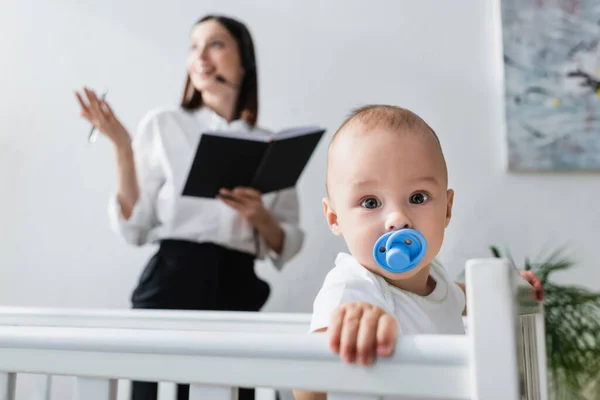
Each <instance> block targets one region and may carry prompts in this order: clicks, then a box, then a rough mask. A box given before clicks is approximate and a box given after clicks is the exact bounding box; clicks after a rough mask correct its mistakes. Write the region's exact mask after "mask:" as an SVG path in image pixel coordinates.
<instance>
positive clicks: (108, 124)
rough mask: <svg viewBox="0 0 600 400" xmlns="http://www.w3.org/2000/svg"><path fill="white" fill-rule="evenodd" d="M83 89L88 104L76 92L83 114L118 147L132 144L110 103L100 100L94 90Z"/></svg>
mask: <svg viewBox="0 0 600 400" xmlns="http://www.w3.org/2000/svg"><path fill="white" fill-rule="evenodd" d="M83 91H84V93H85V97H86V98H87V100H88V103H87V104H86V102H85V101H84V99H83V97H82V96H81V95H80V94H79V93H78V92H75V96H77V100H78V101H79V105H80V106H81V116H82V117H83V118H85V119H86V120H88V121H89V122H90V123H91V124H92V125H94V126H95V127H96V128H97V129H98V130H99V131H100V132H102V133H103V134H104V135H105V136H106V137H108V138H109V139H110V140H111V141H112V142H113V144H114V145H115V146H116V147H118V148H126V147H128V146H130V143H131V139H130V137H129V134H128V133H127V130H126V129H125V127H123V125H122V124H121V122H120V121H119V120H118V119H117V118H116V117H115V115H114V113H113V112H112V110H111V108H110V106H109V105H108V103H106V102H105V101H104V100H99V99H98V97H97V96H96V93H94V91H93V90H90V89H88V88H83Z"/></svg>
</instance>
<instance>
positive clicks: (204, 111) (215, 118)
mask: <svg viewBox="0 0 600 400" xmlns="http://www.w3.org/2000/svg"><path fill="white" fill-rule="evenodd" d="M194 116H195V117H196V118H197V119H198V121H200V122H201V123H202V124H203V125H205V126H207V127H208V128H209V129H212V130H220V131H249V130H251V128H250V126H249V125H248V123H247V122H246V121H245V120H243V119H236V120H233V121H231V122H227V120H225V118H223V117H221V116H220V115H219V114H217V113H216V112H214V111H213V110H211V109H210V108H208V107H204V106H203V107H200V108H198V109H197V110H196V111H194Z"/></svg>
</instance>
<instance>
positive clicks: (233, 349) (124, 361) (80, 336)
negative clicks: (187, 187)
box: [0, 327, 469, 400]
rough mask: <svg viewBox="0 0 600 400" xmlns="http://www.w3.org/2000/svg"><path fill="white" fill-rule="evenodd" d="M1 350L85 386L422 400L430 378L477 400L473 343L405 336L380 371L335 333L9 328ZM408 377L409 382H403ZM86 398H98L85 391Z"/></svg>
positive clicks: (0, 335) (2, 331) (3, 358)
mask: <svg viewBox="0 0 600 400" xmlns="http://www.w3.org/2000/svg"><path fill="white" fill-rule="evenodd" d="M0 346H1V348H0V370H3V371H18V372H29V373H49V372H51V373H52V374H55V375H69V376H70V375H75V376H78V377H83V378H85V380H84V382H88V380H89V379H95V382H98V381H97V379H100V380H102V381H103V382H104V384H103V385H104V387H105V388H110V387H111V385H114V379H118V378H121V379H135V380H150V381H152V380H164V381H171V382H183V383H187V382H191V383H192V384H193V386H194V387H195V388H196V390H197V391H198V392H202V391H203V390H204V389H202V388H203V387H209V388H214V387H223V388H227V391H226V392H227V393H229V392H230V391H231V389H230V388H235V387H240V386H246V387H252V386H262V387H278V388H287V389H291V388H294V387H306V386H308V387H311V388H313V389H317V390H322V391H328V392H335V391H339V390H340V389H343V391H350V392H353V393H368V394H371V395H383V394H391V393H395V392H398V391H402V392H403V393H407V394H410V395H413V396H419V395H423V394H424V393H425V390H426V389H425V388H423V385H420V384H418V382H419V377H422V376H423V375H421V374H426V376H428V379H435V380H436V381H439V382H442V383H443V384H442V385H440V386H439V388H438V389H437V390H436V393H435V394H436V396H438V397H442V398H449V399H464V398H468V395H469V385H468V377H467V374H468V372H469V369H468V343H467V338H466V337H464V336H447V337H446V336H422V337H420V336H415V337H406V338H402V340H400V342H399V343H398V346H397V348H396V353H395V356H394V357H392V358H390V359H385V360H381V361H380V362H379V363H378V364H377V365H376V366H375V367H373V368H370V369H365V368H360V367H352V366H348V365H345V364H343V363H341V362H340V361H339V358H338V357H336V356H335V355H333V354H331V352H330V351H329V349H328V348H327V342H326V337H325V335H306V334H286V335H281V334H270V333H246V334H244V335H239V334H237V333H233V332H189V331H188V332H185V331H155V330H141V331H140V330H125V329H90V328H47V327H44V328H36V329H35V330H31V329H30V328H26V327H25V328H24V327H3V328H0ZM400 376H402V377H406V381H405V379H401V380H399V379H397V378H398V377H400ZM103 378H104V379H103ZM111 382H112V383H111ZM382 382H387V383H386V384H385V385H381V383H382ZM98 385H99V383H98V384H96V385H95V387H97V386H98ZM80 390H84V389H82V388H80ZM94 390H97V389H94ZM106 392H107V393H109V390H108V389H106ZM427 393H431V391H430V389H427ZM85 394H86V395H88V394H89V393H87V392H86V393H85ZM81 396H83V397H80V398H81V399H88V398H89V397H85V396H84V393H83V392H82V393H81ZM227 396H229V395H227ZM197 398H198V399H200V398H201V397H197ZM211 398H214V399H215V400H218V399H225V398H228V399H229V397H226V396H224V397H211ZM104 399H110V397H105V398H103V400H104ZM193 399H194V397H192V400H193Z"/></svg>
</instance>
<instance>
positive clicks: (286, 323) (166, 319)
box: [0, 307, 310, 333]
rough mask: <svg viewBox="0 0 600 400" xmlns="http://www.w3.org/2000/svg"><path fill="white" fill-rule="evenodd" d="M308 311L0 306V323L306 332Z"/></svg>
mask: <svg viewBox="0 0 600 400" xmlns="http://www.w3.org/2000/svg"><path fill="white" fill-rule="evenodd" d="M309 324H310V314H304V313H296V314H291V313H265V312H261V313H253V312H242V311H239V312H238V311H232V312H217V311H180V310H140V309H135V310H114V309H73V308H70V309H65V308H40V307H0V326H47V327H52V326H53V327H73V328H119V329H120V328H123V329H160V330H195V331H197V330H201V331H234V330H236V329H242V330H243V331H244V332H265V331H266V332H279V333H288V332H295V333H306V332H308V327H309Z"/></svg>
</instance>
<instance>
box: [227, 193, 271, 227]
mask: <svg viewBox="0 0 600 400" xmlns="http://www.w3.org/2000/svg"><path fill="white" fill-rule="evenodd" d="M217 198H218V199H219V200H221V201H222V202H223V203H225V204H227V205H228V206H230V207H231V208H234V209H235V210H237V211H238V212H239V213H240V215H241V216H242V217H244V218H246V219H247V220H248V222H250V223H251V224H252V225H254V226H259V225H261V223H263V222H264V221H266V220H267V219H268V217H269V212H268V211H267V209H265V207H264V205H263V202H262V194H261V193H260V192H259V191H258V190H255V189H252V188H249V187H237V188H235V189H233V190H228V189H221V190H220V191H219V195H218V196H217Z"/></svg>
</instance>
